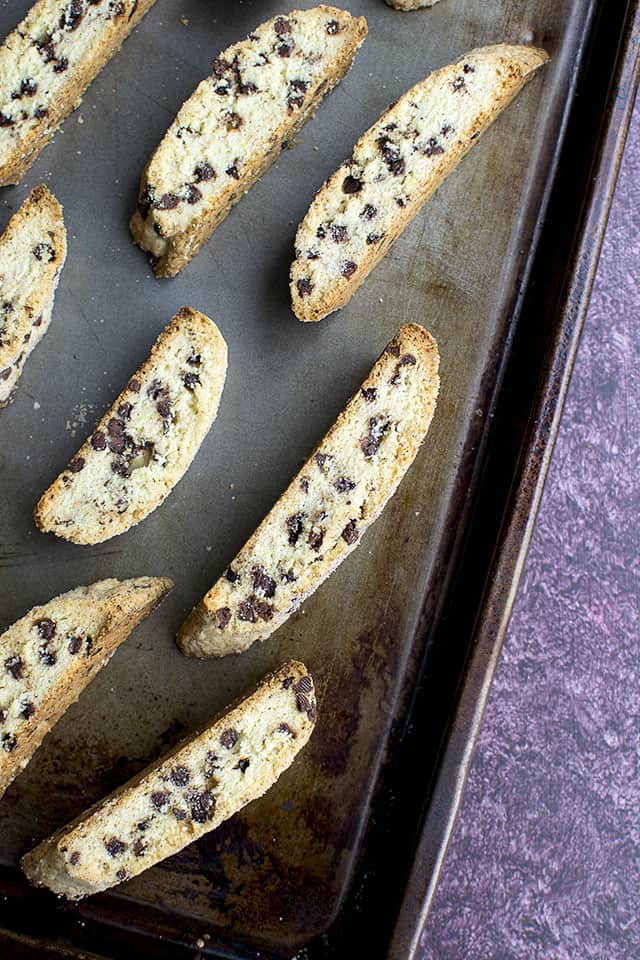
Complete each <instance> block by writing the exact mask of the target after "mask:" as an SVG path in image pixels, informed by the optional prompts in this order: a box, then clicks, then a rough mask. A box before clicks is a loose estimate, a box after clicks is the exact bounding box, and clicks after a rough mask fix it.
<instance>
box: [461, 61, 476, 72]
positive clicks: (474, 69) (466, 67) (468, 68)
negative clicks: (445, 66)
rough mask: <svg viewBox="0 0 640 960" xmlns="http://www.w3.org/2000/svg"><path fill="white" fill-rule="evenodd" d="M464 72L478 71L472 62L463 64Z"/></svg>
mask: <svg viewBox="0 0 640 960" xmlns="http://www.w3.org/2000/svg"><path fill="white" fill-rule="evenodd" d="M462 72H463V73H475V72H476V68H475V67H472V66H471V64H470V63H463V64H462Z"/></svg>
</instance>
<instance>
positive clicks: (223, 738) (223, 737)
mask: <svg viewBox="0 0 640 960" xmlns="http://www.w3.org/2000/svg"><path fill="white" fill-rule="evenodd" d="M237 742H238V731H237V730H234V728H233V727H228V728H227V729H226V730H223V731H222V733H221V734H220V743H221V744H222V746H223V747H226V748H227V750H231V749H232V747H235V745H236V743H237Z"/></svg>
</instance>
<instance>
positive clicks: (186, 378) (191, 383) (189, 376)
mask: <svg viewBox="0 0 640 960" xmlns="http://www.w3.org/2000/svg"><path fill="white" fill-rule="evenodd" d="M182 382H183V383H184V385H185V387H186V388H187V390H191V391H193V390H195V387H196V384H197V383H200V382H201V381H200V376H199V375H198V374H197V373H193V372H192V371H191V370H189V371H188V373H183V374H182Z"/></svg>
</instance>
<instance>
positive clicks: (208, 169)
mask: <svg viewBox="0 0 640 960" xmlns="http://www.w3.org/2000/svg"><path fill="white" fill-rule="evenodd" d="M193 175H194V177H195V178H196V183H202V181H203V180H213V179H214V178H215V175H216V172H215V170H214V169H213V167H212V166H211V164H210V163H207V162H206V161H204V160H203V161H202V163H199V164H198V165H197V167H196V168H195V170H194V171H193Z"/></svg>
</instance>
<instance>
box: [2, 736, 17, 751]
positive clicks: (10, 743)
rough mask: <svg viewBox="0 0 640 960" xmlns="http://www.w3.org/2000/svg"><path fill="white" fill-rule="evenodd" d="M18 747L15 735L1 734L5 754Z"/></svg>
mask: <svg viewBox="0 0 640 960" xmlns="http://www.w3.org/2000/svg"><path fill="white" fill-rule="evenodd" d="M17 746H18V738H17V737H16V735H15V733H3V735H2V749H3V750H6V752H7V753H13V751H14V750H15V748H16V747H17Z"/></svg>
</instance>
